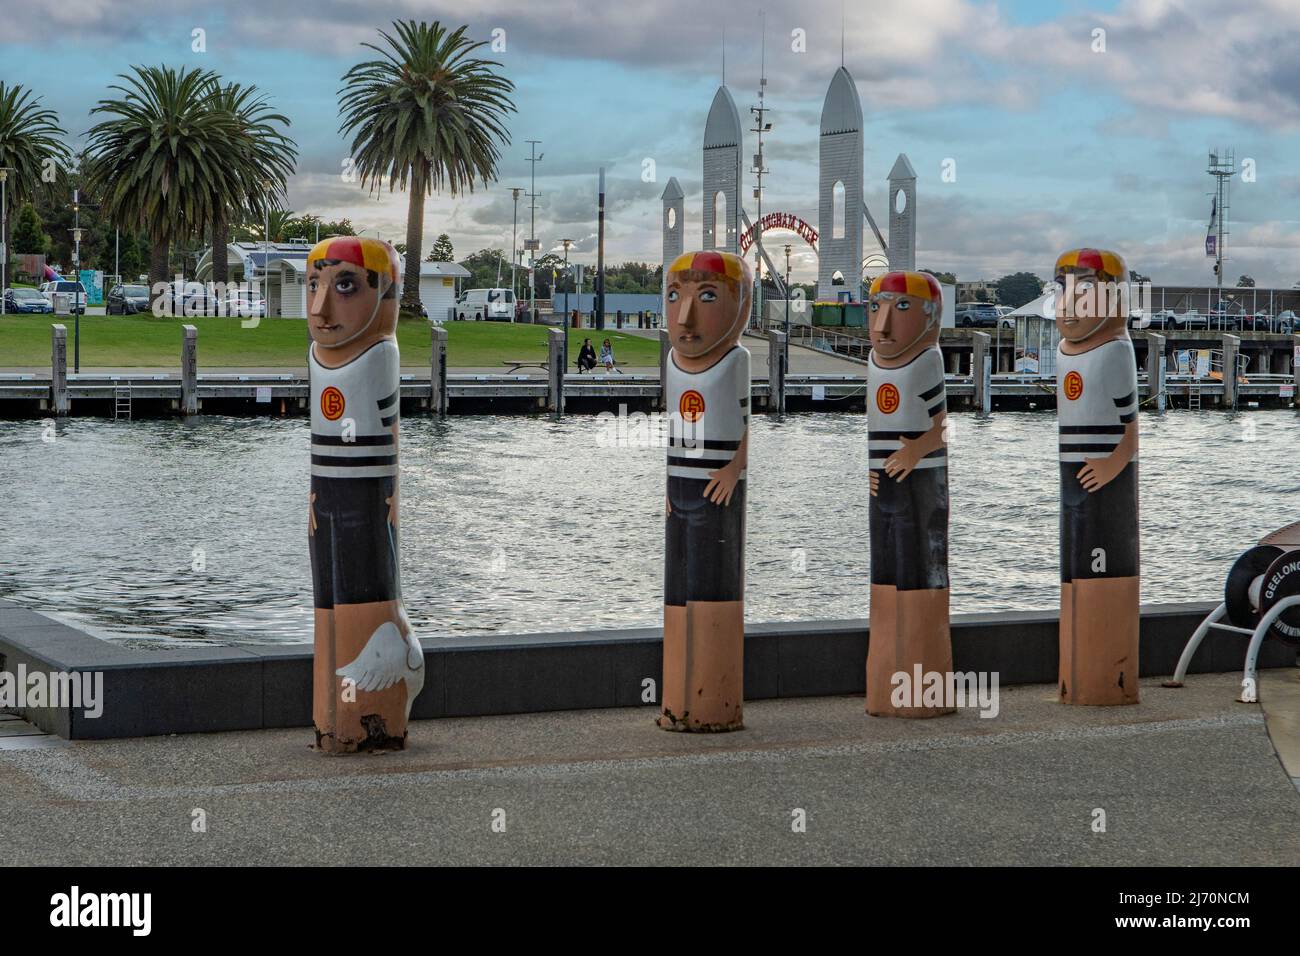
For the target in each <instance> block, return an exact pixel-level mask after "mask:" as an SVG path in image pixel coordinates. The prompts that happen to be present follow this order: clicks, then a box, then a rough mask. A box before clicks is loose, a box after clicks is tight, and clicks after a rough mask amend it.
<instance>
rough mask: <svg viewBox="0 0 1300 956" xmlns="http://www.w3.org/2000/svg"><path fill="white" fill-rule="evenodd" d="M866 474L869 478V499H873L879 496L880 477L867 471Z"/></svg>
mask: <svg viewBox="0 0 1300 956" xmlns="http://www.w3.org/2000/svg"><path fill="white" fill-rule="evenodd" d="M867 474H868V475H870V476H871V497H873V498H874V497H876V495H878V494H880V475H878V474H877V473H876V472H874V471H869V472H867Z"/></svg>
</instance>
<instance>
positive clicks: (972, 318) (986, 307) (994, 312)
mask: <svg viewBox="0 0 1300 956" xmlns="http://www.w3.org/2000/svg"><path fill="white" fill-rule="evenodd" d="M1000 319H1001V316H1000V315H998V308H997V306H995V305H993V304H991V303H987V302H968V303H966V304H965V305H959V306H957V312H956V315H955V316H954V321H955V322H956V323H957V327H958V328H960V329H995V328H997V327H998V322H999V320H1000ZM1014 324H1015V323H1014V322H1013V323H1012V325H1014Z"/></svg>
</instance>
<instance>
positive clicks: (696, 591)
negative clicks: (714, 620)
mask: <svg viewBox="0 0 1300 956" xmlns="http://www.w3.org/2000/svg"><path fill="white" fill-rule="evenodd" d="M708 484H709V483H708V481H706V480H704V479H702V478H678V477H675V476H672V475H670V476H669V477H668V502H669V504H670V505H672V509H673V510H672V512H671V513H670V514H668V515H666V516H665V518H664V527H665V539H666V540H665V546H664V604H669V605H674V606H677V607H684V606H685V605H686V602H687V601H742V600H744V598H745V482H744V481H743V480H742V481H740V482H738V483H737V484H736V490H735V491H734V492H733V493H732V495H731V504H729V505H715V504H714V503H713V502H712V501H710V500H709V499H707V498H705V497H704V489H705V487H707V486H708Z"/></svg>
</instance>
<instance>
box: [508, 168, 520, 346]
mask: <svg viewBox="0 0 1300 956" xmlns="http://www.w3.org/2000/svg"><path fill="white" fill-rule="evenodd" d="M521 191H522V190H520V188H519V187H518V186H511V187H510V195H511V196H512V197H514V201H515V218H514V223H513V225H511V227H510V297H511V298H513V299H518V298H519V284H518V282H517V280H516V278H515V263H517V262H518V261H519V193H520V192H521ZM511 321H514V318H513V316H512V317H511Z"/></svg>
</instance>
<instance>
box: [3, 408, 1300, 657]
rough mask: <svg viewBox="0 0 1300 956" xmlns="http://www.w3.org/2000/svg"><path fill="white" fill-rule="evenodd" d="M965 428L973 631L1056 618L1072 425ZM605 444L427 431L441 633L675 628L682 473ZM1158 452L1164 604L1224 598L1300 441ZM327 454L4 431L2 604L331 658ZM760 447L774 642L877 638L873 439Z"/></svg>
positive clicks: (1151, 547) (264, 439)
mask: <svg viewBox="0 0 1300 956" xmlns="http://www.w3.org/2000/svg"><path fill="white" fill-rule="evenodd" d="M953 421H954V437H953V447H952V452H951V456H950V457H951V460H952V466H951V479H950V485H951V494H952V529H951V576H952V601H953V610H954V612H958V613H960V612H970V611H993V610H1008V609H1046V608H1052V607H1054V606H1055V604H1056V601H1057V551H1056V542H1057V531H1056V527H1057V524H1056V522H1057V470H1056V460H1055V444H1056V430H1055V429H1056V420H1055V417H1054V416H1053V415H1052V414H1051V413H1032V412H1027V413H1000V414H997V415H995V416H994V417H993V418H992V420H990V421H986V422H980V421H977V420H976V419H975V418H974V417H972V416H971V415H962V414H958V415H954V416H953ZM602 427H603V426H602V423H601V422H600V421H599V420H597V419H595V418H593V417H586V416H582V417H579V416H574V417H571V418H568V419H566V420H565V421H563V422H560V423H554V422H551V421H549V420H545V419H540V418H524V417H489V416H476V417H466V418H452V419H449V420H448V421H446V422H442V423H439V422H436V421H432V420H430V419H426V418H416V417H412V418H408V419H405V420H403V422H402V455H403V461H402V485H401V487H402V496H403V497H402V523H403V524H402V575H403V590H404V593H405V596H406V606H407V609H408V611H409V613H410V615H411V617H412V620H413V621H414V622H415V624H416V627H417V631H418V633H419V634H421V635H422V636H433V635H439V634H488V633H494V632H501V633H519V632H527V631H548V630H590V629H594V628H600V627H611V626H612V627H632V626H646V625H656V624H658V623H659V621H660V616H661V613H662V611H661V606H660V600H661V580H662V561H663V524H662V509H663V484H664V478H663V474H664V463H663V451H662V450H661V449H657V448H626V447H623V448H619V447H601V445H600V443H599V437H600V435H601V434H602ZM1141 429H1142V465H1141V479H1142V517H1143V526H1142V554H1143V578H1142V597H1143V600H1144V601H1186V600H1215V599H1217V598H1218V597H1219V596H1220V595H1221V594H1222V587H1223V579H1224V577H1225V576H1226V574H1227V571H1228V567H1229V565H1230V564H1231V563H1232V560H1233V559H1234V558H1235V557H1236V555H1237V554H1238V553H1239V552H1240V551H1241V550H1243V549H1244V548H1245V547H1247V546H1248V545H1250V544H1252V543H1253V542H1254V541H1255V540H1256V539H1257V538H1258V537H1259V536H1260V535H1261V534H1263V533H1265V532H1267V531H1270V530H1272V529H1274V528H1276V527H1279V526H1281V525H1283V524H1286V523H1288V522H1290V521H1293V520H1295V519H1296V518H1297V517H1300V475H1298V474H1297V469H1296V467H1295V465H1294V462H1295V458H1296V455H1295V449H1296V447H1297V439H1300V422H1298V421H1297V417H1296V415H1295V414H1294V413H1292V412H1289V411H1284V410H1279V411H1273V410H1269V411H1258V412H1247V413H1243V414H1241V415H1238V416H1235V417H1230V416H1228V415H1225V414H1222V413H1217V412H1205V413H1191V412H1171V413H1170V414H1169V415H1168V416H1166V417H1165V418H1164V419H1163V420H1161V419H1159V418H1156V417H1155V416H1153V415H1143V416H1142V418H1141ZM51 435H53V441H47V440H43V438H48V437H50V436H51ZM307 435H308V423H307V421H306V419H286V420H280V419H267V418H217V417H202V418H195V419H191V420H189V421H175V420H164V421H136V422H112V421H104V420H99V419H88V418H82V419H71V420H68V421H65V422H60V423H58V424H57V425H44V424H42V423H40V422H0V496H2V498H0V502H2V503H0V516H2V517H3V530H0V598H4V599H7V600H11V601H16V602H17V603H19V604H23V605H27V606H30V607H33V608H37V609H41V610H48V611H54V612H56V613H57V615H58V616H59V617H60V619H61V620H65V621H67V622H69V623H71V624H74V625H75V626H78V627H82V628H84V629H86V630H89V631H91V632H92V633H95V634H99V635H100V636H103V637H105V638H107V639H110V640H125V641H130V642H132V643H136V642H141V641H147V642H149V643H156V642H159V641H161V642H165V643H167V644H169V645H177V644H191V645H192V644H204V643H220V644H257V643H276V642H303V641H308V640H310V637H311V575H310V565H309V558H308V553H307V539H306V520H307V514H306V493H307V485H308V476H307V468H308V451H307V444H308V442H307ZM751 444H752V450H751V455H750V491H749V495H750V511H749V539H748V590H747V595H746V600H747V605H748V607H747V614H748V617H749V619H750V620H752V621H775V620H797V619H814V618H847V617H865V616H866V613H867V601H868V592H869V586H868V582H867V556H868V550H869V548H868V537H867V482H866V473H865V471H864V470H863V464H864V462H865V456H866V435H865V422H864V418H863V416H862V415H860V414H859V415H850V414H837V413H817V414H804V415H794V416H790V417H789V418H787V419H786V420H785V421H784V422H782V423H775V422H771V421H769V420H768V419H766V418H765V417H763V416H755V418H754V424H753V435H752V438H751ZM198 568H201V570H198Z"/></svg>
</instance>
